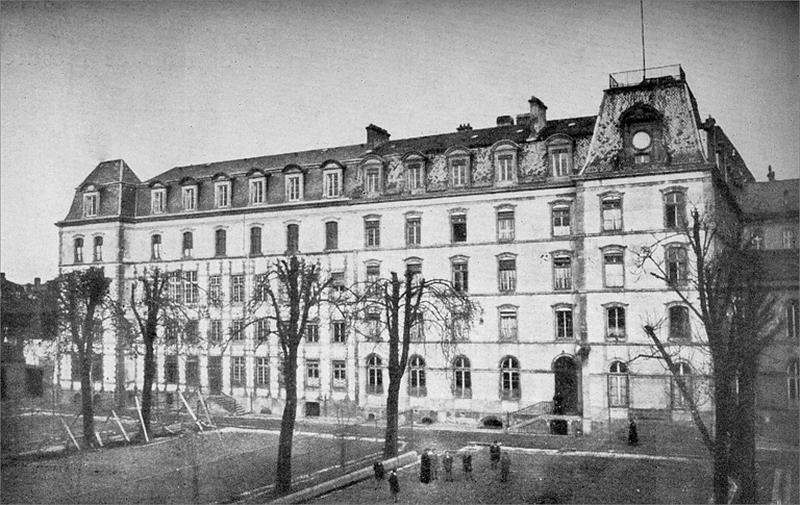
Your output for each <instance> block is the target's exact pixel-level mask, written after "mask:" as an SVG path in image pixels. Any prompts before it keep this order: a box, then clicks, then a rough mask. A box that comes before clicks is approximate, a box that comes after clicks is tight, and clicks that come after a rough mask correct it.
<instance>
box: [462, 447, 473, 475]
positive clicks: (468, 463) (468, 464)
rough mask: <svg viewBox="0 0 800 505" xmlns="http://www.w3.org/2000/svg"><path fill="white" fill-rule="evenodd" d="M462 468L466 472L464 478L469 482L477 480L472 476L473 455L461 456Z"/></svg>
mask: <svg viewBox="0 0 800 505" xmlns="http://www.w3.org/2000/svg"><path fill="white" fill-rule="evenodd" d="M461 468H462V469H463V470H464V477H465V478H466V479H467V480H475V478H474V477H473V476H472V454H470V453H468V452H464V453H462V454H461Z"/></svg>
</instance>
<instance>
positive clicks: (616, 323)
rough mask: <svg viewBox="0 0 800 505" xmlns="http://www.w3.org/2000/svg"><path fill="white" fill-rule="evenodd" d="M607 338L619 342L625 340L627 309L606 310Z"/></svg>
mask: <svg viewBox="0 0 800 505" xmlns="http://www.w3.org/2000/svg"><path fill="white" fill-rule="evenodd" d="M606 337H607V338H611V339H615V340H619V339H624V338H625V308H624V307H608V308H606Z"/></svg>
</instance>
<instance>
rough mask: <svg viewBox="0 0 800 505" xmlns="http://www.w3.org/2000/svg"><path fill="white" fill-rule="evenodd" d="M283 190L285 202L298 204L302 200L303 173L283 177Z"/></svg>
mask: <svg viewBox="0 0 800 505" xmlns="http://www.w3.org/2000/svg"><path fill="white" fill-rule="evenodd" d="M284 190H285V192H286V194H285V196H286V201H287V202H299V201H300V200H302V199H303V173H302V172H300V171H295V172H292V173H288V174H286V175H285V176H284Z"/></svg>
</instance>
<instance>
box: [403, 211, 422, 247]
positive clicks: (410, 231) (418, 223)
mask: <svg viewBox="0 0 800 505" xmlns="http://www.w3.org/2000/svg"><path fill="white" fill-rule="evenodd" d="M421 240H422V219H420V218H419V217H408V218H406V245H408V246H415V245H419V244H420V242H421Z"/></svg>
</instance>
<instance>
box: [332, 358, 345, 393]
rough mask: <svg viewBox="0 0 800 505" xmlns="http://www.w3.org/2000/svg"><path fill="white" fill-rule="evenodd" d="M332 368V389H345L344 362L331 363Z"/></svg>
mask: <svg viewBox="0 0 800 505" xmlns="http://www.w3.org/2000/svg"><path fill="white" fill-rule="evenodd" d="M331 366H332V368H333V389H347V363H345V362H344V361H338V360H335V361H332V362H331Z"/></svg>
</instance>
